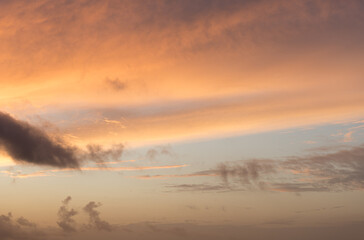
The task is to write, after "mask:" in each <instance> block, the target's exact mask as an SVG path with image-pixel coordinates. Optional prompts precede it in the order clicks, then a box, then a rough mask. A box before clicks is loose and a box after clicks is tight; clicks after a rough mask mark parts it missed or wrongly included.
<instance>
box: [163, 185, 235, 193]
mask: <svg viewBox="0 0 364 240" xmlns="http://www.w3.org/2000/svg"><path fill="white" fill-rule="evenodd" d="M166 187H167V188H171V189H173V190H175V191H178V192H186V191H198V192H204V191H218V192H225V191H228V190H232V188H231V187H229V186H226V185H211V184H206V183H202V184H175V185H168V186H166ZM234 190H235V189H234Z"/></svg>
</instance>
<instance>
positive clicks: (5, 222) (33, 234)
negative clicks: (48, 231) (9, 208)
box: [0, 213, 45, 240]
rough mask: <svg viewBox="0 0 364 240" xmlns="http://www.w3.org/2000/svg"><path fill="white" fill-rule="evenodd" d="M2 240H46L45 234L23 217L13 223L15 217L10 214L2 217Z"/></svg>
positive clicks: (0, 225) (0, 235)
mask: <svg viewBox="0 0 364 240" xmlns="http://www.w3.org/2000/svg"><path fill="white" fill-rule="evenodd" d="M0 238H1V239H4V240H44V239H45V233H44V232H43V231H41V230H39V229H37V228H36V225H35V224H34V223H31V222H30V221H28V220H27V219H25V218H23V217H20V218H19V219H18V220H17V221H13V216H12V214H11V213H9V214H8V215H0Z"/></svg>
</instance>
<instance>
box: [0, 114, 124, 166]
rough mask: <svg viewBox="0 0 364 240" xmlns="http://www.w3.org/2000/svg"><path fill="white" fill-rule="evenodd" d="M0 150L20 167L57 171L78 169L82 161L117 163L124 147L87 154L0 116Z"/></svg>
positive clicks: (91, 149)
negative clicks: (109, 161)
mask: <svg viewBox="0 0 364 240" xmlns="http://www.w3.org/2000/svg"><path fill="white" fill-rule="evenodd" d="M0 148H1V149H2V150H4V151H5V152H6V153H7V154H9V155H10V157H11V158H12V159H14V160H15V161H17V162H21V163H30V164H35V165H49V166H55V167H59V168H79V167H80V166H81V164H82V163H83V162H84V161H95V162H97V163H102V162H103V161H106V160H114V161H116V160H119V159H120V158H121V155H122V153H123V149H124V147H123V145H121V144H119V145H114V146H113V147H112V148H110V149H104V148H103V147H102V146H100V145H88V146H87V150H86V151H84V150H81V149H79V148H77V147H75V146H70V145H67V144H66V143H65V142H64V141H62V139H60V138H51V137H50V136H49V135H47V133H46V132H44V131H43V130H42V129H40V128H37V127H35V126H32V125H30V124H29V123H27V122H24V121H20V120H17V119H15V118H13V117H12V116H10V115H9V114H6V113H2V112H0Z"/></svg>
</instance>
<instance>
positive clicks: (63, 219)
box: [57, 196, 78, 232]
mask: <svg viewBox="0 0 364 240" xmlns="http://www.w3.org/2000/svg"><path fill="white" fill-rule="evenodd" d="M71 200H72V198H71V197H70V196H68V197H67V198H66V199H64V200H63V201H62V204H63V205H62V206H61V207H60V208H59V209H58V222H57V224H58V226H59V227H60V228H61V229H62V230H63V231H64V232H76V231H77V229H76V227H75V225H76V222H75V220H74V219H73V217H74V216H76V215H77V214H78V212H77V211H76V210H74V209H73V208H72V209H68V203H69V202H70V201H71Z"/></svg>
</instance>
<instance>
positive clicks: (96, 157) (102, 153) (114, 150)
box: [85, 144, 124, 164]
mask: <svg viewBox="0 0 364 240" xmlns="http://www.w3.org/2000/svg"><path fill="white" fill-rule="evenodd" d="M123 150H124V145H122V144H115V145H113V146H112V147H111V148H109V149H103V147H102V146H101V145H96V144H92V145H87V152H86V154H85V158H86V159H88V160H91V161H94V162H96V163H99V164H100V163H101V164H102V163H104V162H105V161H107V160H109V161H118V160H119V159H120V158H121V156H122V154H123Z"/></svg>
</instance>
